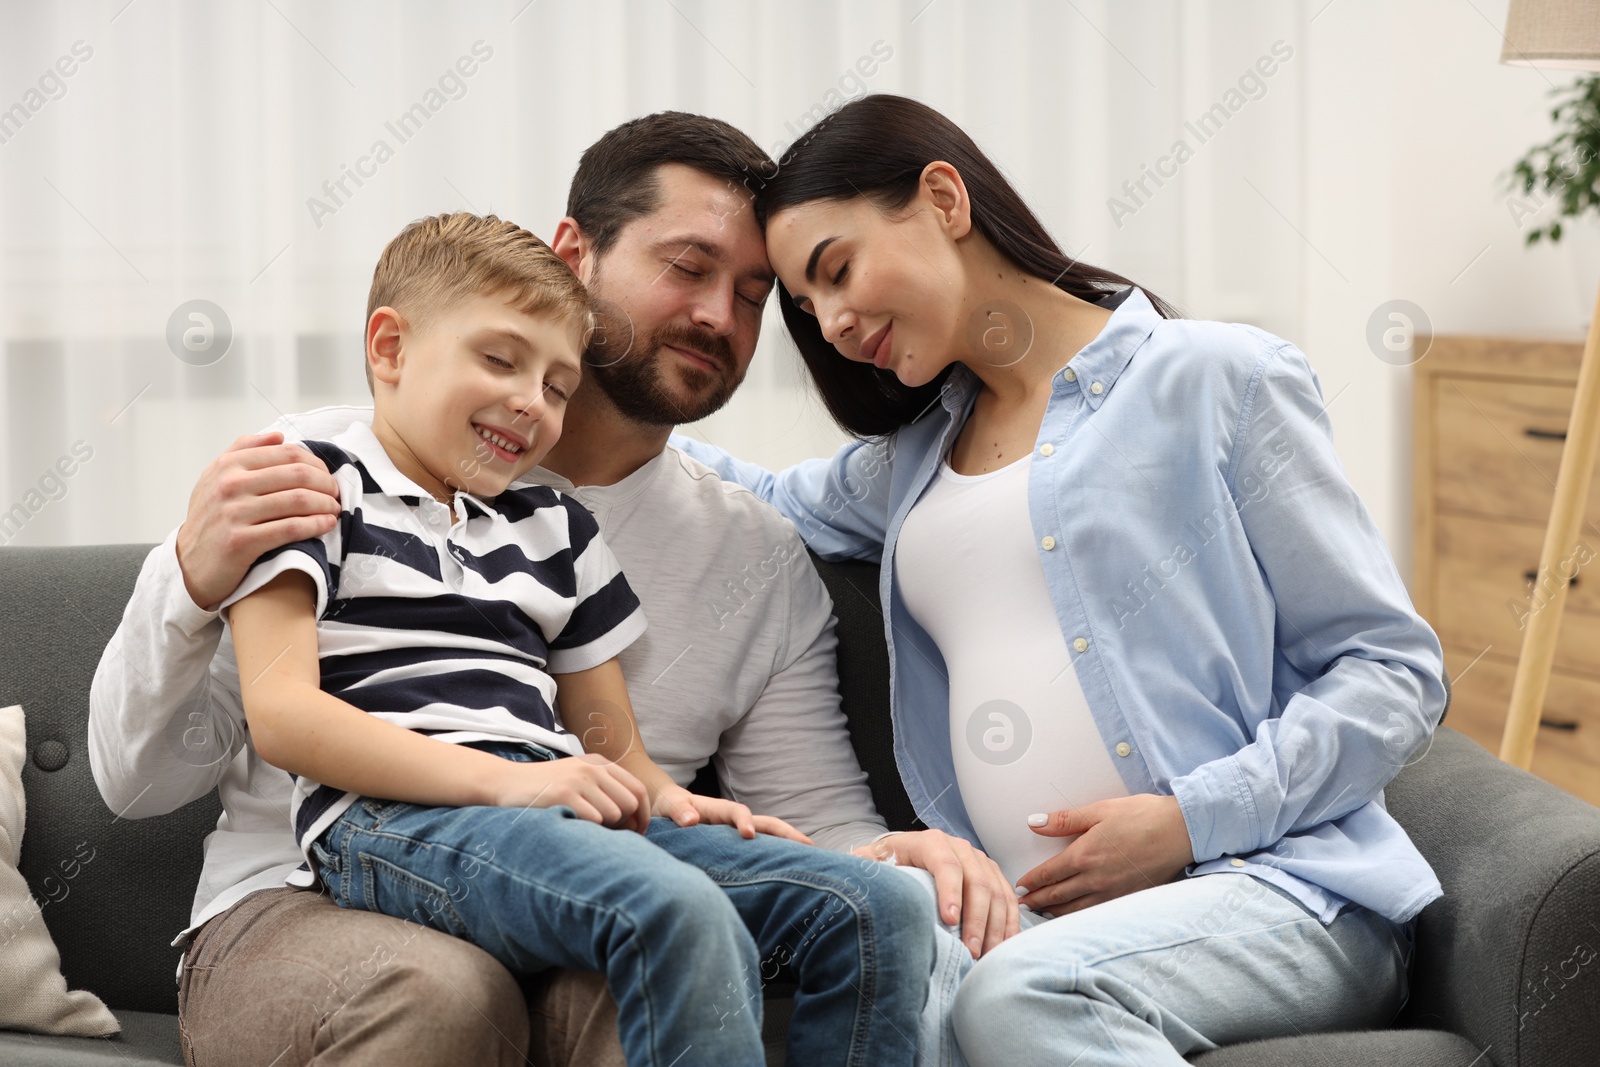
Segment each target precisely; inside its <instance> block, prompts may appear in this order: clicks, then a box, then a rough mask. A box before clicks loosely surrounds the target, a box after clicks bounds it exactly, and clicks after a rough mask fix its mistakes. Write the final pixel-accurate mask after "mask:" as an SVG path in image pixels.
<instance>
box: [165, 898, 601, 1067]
mask: <svg viewBox="0 0 1600 1067" xmlns="http://www.w3.org/2000/svg"><path fill="white" fill-rule="evenodd" d="M178 1018H179V1028H180V1031H181V1034H182V1038H183V1055H184V1061H185V1062H186V1063H187V1064H188V1065H189V1067H335V1065H340V1067H342V1065H346V1064H363V1065H364V1064H384V1065H385V1067H454V1065H456V1064H475V1065H476V1064H483V1065H503V1067H523V1065H524V1064H529V1063H531V1064H534V1065H535V1067H568V1065H569V1064H571V1065H574V1067H579V1065H581V1067H596V1065H598V1067H613V1065H615V1067H624V1065H625V1063H626V1061H625V1060H624V1059H623V1055H622V1046H621V1043H620V1042H619V1041H618V1039H617V1009H616V1005H615V1004H613V1003H612V1000H611V996H610V994H609V993H607V992H606V986H605V979H604V978H603V977H602V976H601V975H597V974H585V973H581V972H577V971H564V970H552V971H550V972H547V973H546V974H543V975H538V976H535V977H534V978H531V979H525V980H523V981H522V982H521V983H520V984H519V982H518V980H517V979H516V978H515V977H514V976H513V975H512V974H511V972H510V971H508V970H506V969H505V967H503V966H501V964H500V962H499V961H498V960H496V959H495V958H494V957H493V956H490V955H489V954H488V953H487V952H484V951H483V950H482V949H480V948H478V947H477V946H475V945H472V944H470V943H468V942H466V941H463V940H460V939H459V938H455V937H451V936H450V935H449V934H444V933H440V932H439V931H436V930H430V929H428V928H427V927H424V926H419V925H417V924H416V923H412V922H406V921H404V920H402V919H394V918H391V917H389V916H387V915H381V914H378V913H376V912H366V911H354V910H346V909H343V908H340V907H339V906H338V905H336V904H334V903H333V902H332V901H330V900H329V899H328V898H327V897H326V896H324V895H323V894H321V893H319V892H316V891H313V890H306V889H291V888H288V887H284V888H280V889H267V890H263V891H261V892H259V893H252V894H251V895H250V896H248V897H246V898H245V899H243V900H241V901H240V902H239V903H238V904H235V905H234V906H233V907H232V908H230V909H229V910H228V911H226V912H223V913H222V914H221V915H218V916H216V917H215V918H213V919H211V920H209V921H208V922H207V923H206V924H205V926H203V927H202V928H201V929H200V930H199V932H198V933H197V934H196V935H195V938H194V940H193V942H191V943H190V945H189V949H188V952H187V953H186V954H185V956H184V967H183V977H182V979H181V980H180V982H179V986H178Z"/></svg>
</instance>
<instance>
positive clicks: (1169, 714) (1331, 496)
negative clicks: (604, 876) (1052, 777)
mask: <svg viewBox="0 0 1600 1067" xmlns="http://www.w3.org/2000/svg"><path fill="white" fill-rule="evenodd" d="M1113 305H1114V306H1115V310H1114V311H1113V313H1112V316H1111V318H1110V320H1109V321H1108V322H1107V323H1106V325H1105V328H1104V329H1103V330H1102V331H1101V333H1100V335H1099V336H1098V337H1096V338H1095V339H1094V341H1092V342H1090V343H1089V344H1088V345H1086V346H1085V347H1084V348H1083V349H1082V351H1080V352H1078V353H1077V355H1075V356H1073V357H1072V359H1071V362H1070V363H1069V364H1067V365H1066V366H1065V368H1064V369H1062V370H1060V371H1058V372H1057V373H1056V375H1055V377H1054V379H1053V380H1052V388H1051V396H1050V401H1049V404H1048V406H1047V407H1046V409H1045V415H1044V421H1043V423H1042V425H1041V426H1040V429H1039V436H1038V440H1037V441H1036V442H1035V444H1034V460H1033V465H1032V469H1031V473H1030V475H1029V482H1028V510H1029V515H1030V518H1031V521H1032V525H1033V534H1034V540H1035V543H1036V544H1037V545H1038V552H1039V560H1040V563H1041V564H1042V565H1043V567H1044V573H1045V576H1046V580H1047V581H1048V583H1049V586H1050V598H1051V601H1052V602H1053V604H1054V607H1055V612H1056V618H1057V620H1058V621H1059V623H1060V625H1061V632H1062V634H1063V635H1064V636H1065V637H1066V640H1067V645H1068V647H1069V648H1071V649H1072V650H1073V651H1072V656H1073V660H1074V667H1075V669H1076V671H1077V674H1078V677H1079V680H1080V681H1081V683H1082V686H1083V691H1084V695H1085V696H1086V697H1087V698H1088V702H1089V708H1090V711H1091V712H1092V714H1093V715H1094V719H1095V723H1096V724H1097V725H1098V727H1099V729H1100V736H1101V737H1102V738H1103V739H1104V741H1105V744H1106V748H1107V750H1108V751H1109V752H1110V754H1111V759H1112V762H1113V764H1114V765H1115V766H1116V767H1117V769H1118V771H1119V772H1120V773H1121V775H1122V778H1123V781H1124V782H1125V783H1126V784H1127V787H1128V790H1129V792H1131V793H1161V794H1170V795H1173V796H1176V797H1177V799H1178V803H1179V806H1180V807H1181V809H1182V811H1183V816H1184V820H1185V822H1186V823H1187V824H1188V829H1189V840H1190V843H1191V845H1192V846H1193V848H1194V856H1195V860H1196V862H1195V864H1194V865H1193V866H1192V867H1190V868H1189V873H1190V874H1210V873H1216V872H1232V871H1240V872H1246V873H1250V874H1254V875H1257V876H1259V877H1261V878H1263V879H1265V880H1266V881H1269V882H1271V883H1273V884H1274V885H1277V886H1279V887H1281V888H1282V889H1284V890H1285V891H1287V892H1289V893H1291V894H1293V895H1294V896H1295V897H1296V898H1297V899H1299V900H1300V901H1302V902H1303V903H1305V904H1306V905H1307V907H1309V908H1310V909H1311V910H1312V911H1314V912H1315V913H1317V914H1318V915H1319V916H1320V917H1321V918H1322V920H1323V921H1324V922H1330V921H1332V919H1333V917H1334V916H1335V915H1336V914H1337V913H1338V911H1339V909H1340V908H1341V907H1342V906H1343V905H1344V903H1345V902H1347V901H1354V902H1356V903H1358V904H1362V905H1365V906H1366V907H1369V908H1371V909H1373V910H1374V911H1377V912H1379V913H1381V914H1383V915H1385V916H1387V917H1388V918H1390V919H1392V920H1395V921H1397V922H1398V921H1405V920H1407V919H1410V918H1411V917H1412V916H1414V915H1416V914H1417V913H1418V912H1419V911H1421V910H1422V908H1423V906H1424V905H1426V904H1427V903H1428V902H1429V901H1432V900H1434V899H1436V898H1437V897H1439V896H1440V895H1441V894H1442V890H1441V889H1440V886H1439V881H1438V878H1437V877H1435V875H1434V873H1433V871H1432V869H1431V868H1430V867H1429V866H1428V863H1427V861H1426V860H1425V859H1423V857H1422V855H1421V853H1419V852H1418V851H1417V849H1416V846H1414V845H1413V844H1412V843H1411V840H1410V838H1409V837H1407V836H1406V833H1405V831H1404V830H1403V829H1402V828H1401V827H1400V825H1399V824H1398V823H1397V822H1395V820H1394V819H1393V817H1391V816H1390V815H1389V813H1388V811H1387V810H1385V808H1384V804H1383V787H1384V786H1385V785H1386V784H1387V783H1388V782H1389V780H1390V779H1391V778H1393V777H1394V775H1395V774H1396V773H1397V772H1398V771H1399V770H1400V769H1401V768H1402V767H1403V766H1405V765H1406V764H1407V763H1408V762H1413V761H1415V760H1417V759H1421V758H1424V757H1425V755H1426V751H1427V745H1428V743H1429V738H1430V737H1431V735H1432V732H1433V729H1434V727H1435V726H1436V725H1437V724H1438V721H1439V718H1440V716H1441V715H1442V714H1443V711H1444V706H1445V701H1446V690H1445V685H1444V680H1443V671H1444V663H1443V654H1442V651H1441V649H1440V647H1439V640H1438V638H1437V637H1436V636H1435V635H1434V632H1433V630H1432V629H1431V628H1429V626H1428V624H1427V623H1426V622H1424V621H1423V620H1422V619H1421V618H1420V617H1419V616H1418V615H1417V613H1416V611H1415V610H1414V609H1413V608H1412V605H1411V600H1410V597H1409V596H1408V595H1407V594H1406V590H1405V586H1404V585H1403V584H1402V582H1401V580H1400V576H1399V574H1398V572H1397V571H1396V570H1395V566H1394V561H1393V559H1392V558H1391V557H1390V555H1389V551H1388V549H1387V547H1386V546H1385V545H1384V542H1383V539H1382V538H1381V537H1380V536H1379V534H1378V530H1377V527H1376V526H1375V525H1374V524H1373V522H1372V519H1371V516H1369V515H1368V513H1367V510H1366V508H1365V507H1364V506H1363V505H1362V503H1361V501H1360V499H1359V498H1358V497H1357V496H1356V493H1355V490H1353V489H1352V488H1351V487H1350V483H1349V481H1348V480H1347V479H1346V478H1345V475H1344V471H1343V468H1342V467H1341V466H1340V463H1339V460H1338V457H1337V455H1336V454H1335V452H1334V448H1333V441H1332V435H1331V430H1330V425H1329V422H1328V416H1327V411H1326V405H1325V403H1324V401H1323V399H1322V393H1321V388H1320V386H1319V385H1318V383H1317V378H1316V375H1315V373H1314V372H1313V371H1312V370H1311V367H1310V365H1309V364H1308V363H1307V361H1306V358H1305V356H1304V355H1303V354H1302V353H1301V352H1300V351H1299V350H1298V349H1297V348H1295V347H1294V346H1293V345H1291V344H1289V343H1288V342H1287V341H1284V340H1282V339H1280V338H1277V337H1274V336H1272V335H1271V334H1268V333H1265V332H1263V331H1261V330H1258V329H1255V328H1254V327H1250V326H1241V325H1232V324H1225V323H1216V322H1196V321H1190V320H1183V319H1163V318H1161V317H1160V315H1158V314H1157V313H1156V311H1155V309H1154V308H1153V307H1152V306H1151V304H1150V301H1149V300H1148V299H1147V298H1146V297H1145V295H1144V294H1143V293H1142V292H1141V291H1139V290H1138V289H1128V290H1124V291H1123V292H1122V293H1119V294H1117V295H1116V297H1114V298H1112V299H1111V300H1108V301H1106V306H1113ZM1036 343H1037V342H1036ZM1040 358H1049V357H1048V356H1047V355H1046V353H1045V352H1041V353H1040ZM978 388H979V383H978V379H977V377H976V376H975V375H973V374H972V373H971V372H970V371H968V370H967V369H966V368H965V367H961V366H958V367H956V369H955V372H954V373H952V375H951V376H950V378H949V379H948V380H947V381H946V384H945V386H944V389H943V391H942V394H941V403H940V405H939V406H938V407H935V408H932V409H930V410H929V412H928V413H926V414H924V415H923V416H922V417H921V418H919V419H918V420H917V421H916V422H914V423H912V424H911V425H908V426H906V427H904V428H903V429H901V430H899V431H898V432H896V433H894V434H892V435H890V436H888V437H886V438H881V439H874V440H870V441H864V442H854V443H851V444H848V445H846V446H844V447H843V448H842V449H841V450H840V451H839V452H838V454H837V455H835V456H834V457H833V458H832V459H816V460H810V461H808V462H806V463H802V464H800V465H798V466H796V467H791V468H790V469H788V470H786V471H783V472H781V473H777V474H774V473H771V472H769V471H766V470H763V469H762V468H760V467H757V466H755V465H753V464H748V463H743V462H741V461H738V460H735V459H733V458H732V457H730V456H728V455H727V454H726V453H725V452H723V451H722V450H721V449H717V448H714V447H712V446H709V445H706V444H703V443H701V442H698V441H692V440H690V439H688V438H684V437H681V436H677V437H674V438H673V443H674V444H675V445H677V446H678V447H680V448H682V449H683V450H684V451H686V452H688V453H690V454H691V455H693V456H695V457H696V458H697V459H700V460H701V461H702V462H705V463H707V464H709V465H711V466H712V467H714V468H716V469H717V470H718V471H719V472H720V473H721V474H722V476H723V477H724V478H727V479H729V480H732V481H737V482H740V483H742V484H744V485H746V486H748V487H749V488H751V489H752V490H754V491H755V492H756V493H757V494H758V495H760V496H761V497H762V498H764V499H765V500H767V501H768V502H770V503H771V504H773V505H774V506H775V507H777V508H778V510H779V511H781V512H782V513H783V514H784V515H786V516H787V517H788V518H789V519H790V520H791V521H792V522H794V523H795V525H796V526H797V527H798V528H799V530H800V533H801V535H802V536H803V537H804V538H805V539H806V541H807V543H808V544H809V545H810V546H811V547H812V549H814V550H815V551H816V552H817V553H818V554H819V555H821V556H822V557H824V558H826V559H864V560H872V561H874V562H881V563H882V571H881V578H880V589H879V593H880V596H881V598H882V602H883V604H884V607H885V610H884V617H885V629H886V634H887V637H888V642H889V661H890V671H891V685H892V692H893V720H894V737H895V757H896V760H897V762H898V764H899V768H900V774H901V777H902V779H903V780H904V783H905V787H906V792H907V793H908V794H909V796H910V798H911V802H912V804H913V805H914V806H915V807H916V810H917V813H918V814H919V815H920V816H921V818H922V820H923V821H924V822H925V823H927V824H928V825H929V826H931V827H935V828H937V829H941V830H945V831H947V832H949V833H953V834H958V835H960V836H962V837H965V838H966V839H968V840H969V841H972V842H973V843H975V844H981V842H980V841H979V839H978V836H977V833H976V831H974V830H973V828H972V824H971V821H970V820H969V818H968V816H967V812H966V808H965V805H964V804H963V803H962V798H961V795H960V791H959V790H958V789H957V788H956V787H955V782H956V776H955V766H954V764H953V762H952V758H951V753H950V744H951V740H950V729H949V715H948V703H949V683H948V677H947V674H946V671H945V667H944V661H943V658H942V657H941V656H940V653H939V649H938V647H937V646H936V645H935V644H934V643H933V641H932V640H931V639H930V638H929V636H928V634H927V633H926V632H925V631H924V630H922V628H921V627H919V626H918V625H917V623H916V621H915V620H914V619H913V618H912V616H911V614H910V612H909V611H907V609H906V606H905V602H904V600H903V599H902V598H901V596H900V591H899V589H898V587H897V586H896V581H895V569H894V559H895V543H896V540H897V539H898V537H899V534H900V529H901V526H902V524H903V523H904V522H905V518H906V515H907V513H909V512H910V510H911V508H912V507H914V506H915V505H916V502H917V500H918V499H919V498H920V497H921V495H922V493H923V491H924V490H925V489H926V488H927V486H928V484H929V482H930V480H931V479H932V478H933V476H934V474H935V472H936V471H937V469H938V465H939V463H940V462H941V460H942V459H943V458H944V457H945V456H946V455H947V454H948V452H949V448H950V445H951V443H952V441H953V440H954V438H955V436H956V434H957V432H958V431H959V430H960V428H961V425H962V423H963V422H964V421H965V420H966V417H967V414H968V413H969V412H970V410H971V408H972V403H973V400H974V398H975V397H976V396H977V392H978Z"/></svg>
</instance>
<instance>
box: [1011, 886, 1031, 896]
mask: <svg viewBox="0 0 1600 1067" xmlns="http://www.w3.org/2000/svg"><path fill="white" fill-rule="evenodd" d="M1011 889H1012V891H1013V892H1015V893H1016V894H1017V896H1019V897H1025V896H1027V895H1028V887H1027V886H1025V885H1014V886H1012V887H1011Z"/></svg>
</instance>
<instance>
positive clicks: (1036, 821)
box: [1028, 815, 1050, 826]
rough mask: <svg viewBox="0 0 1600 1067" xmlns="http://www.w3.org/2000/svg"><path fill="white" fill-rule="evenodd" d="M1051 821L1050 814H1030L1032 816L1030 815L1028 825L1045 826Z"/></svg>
mask: <svg viewBox="0 0 1600 1067" xmlns="http://www.w3.org/2000/svg"><path fill="white" fill-rule="evenodd" d="M1049 821H1050V816H1048V815H1030V816H1028V825H1029V826H1043V825H1044V824H1045V823H1047V822H1049Z"/></svg>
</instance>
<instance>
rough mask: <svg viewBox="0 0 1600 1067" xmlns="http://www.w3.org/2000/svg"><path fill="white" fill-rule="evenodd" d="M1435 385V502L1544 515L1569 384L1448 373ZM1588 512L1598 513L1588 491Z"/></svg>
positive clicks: (1477, 510)
mask: <svg viewBox="0 0 1600 1067" xmlns="http://www.w3.org/2000/svg"><path fill="white" fill-rule="evenodd" d="M1433 389H1434V398H1433V399H1434V404H1435V409H1434V410H1435V412H1436V417H1437V421H1436V422H1435V424H1434V455H1435V457H1437V459H1436V463H1437V467H1436V469H1435V471H1434V480H1435V481H1434V486H1433V489H1434V492H1435V504H1436V506H1437V507H1439V508H1441V509H1446V510H1452V511H1468V512H1472V513H1473V514H1476V515H1490V516H1497V517H1500V518H1508V519H1521V520H1522V521H1524V522H1537V523H1543V522H1545V521H1546V520H1547V519H1548V518H1549V516H1550V503H1551V501H1552V500H1553V499H1554V498H1555V484H1556V473H1557V471H1558V470H1559V469H1560V466H1561V449H1562V446H1563V445H1564V444H1565V436H1566V431H1567V417H1568V414H1569V413H1570V411H1571V409H1572V399H1573V396H1574V393H1575V391H1576V390H1575V387H1574V386H1571V385H1562V384H1557V383H1550V384H1544V383H1536V382H1513V381H1493V380H1484V379H1481V378H1468V377H1458V376H1454V375H1446V376H1441V377H1439V378H1435V379H1434V380H1433ZM1597 481H1600V479H1597ZM1427 489H1428V487H1427V486H1418V487H1417V490H1418V491H1419V492H1426V491H1427ZM1589 517H1590V521H1592V522H1593V521H1595V520H1596V519H1597V518H1600V492H1597V491H1594V490H1591V492H1590V494H1589ZM1596 526H1597V527H1600V522H1596Z"/></svg>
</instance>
